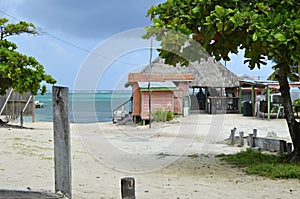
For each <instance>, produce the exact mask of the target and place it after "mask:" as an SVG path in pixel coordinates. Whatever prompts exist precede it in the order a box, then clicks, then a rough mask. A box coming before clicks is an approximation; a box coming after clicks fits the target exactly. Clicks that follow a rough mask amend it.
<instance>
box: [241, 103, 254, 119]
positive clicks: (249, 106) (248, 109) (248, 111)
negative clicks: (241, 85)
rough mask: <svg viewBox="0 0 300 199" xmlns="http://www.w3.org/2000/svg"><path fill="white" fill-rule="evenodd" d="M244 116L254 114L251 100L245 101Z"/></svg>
mask: <svg viewBox="0 0 300 199" xmlns="http://www.w3.org/2000/svg"><path fill="white" fill-rule="evenodd" d="M243 116H253V112H252V104H251V103H250V102H243Z"/></svg>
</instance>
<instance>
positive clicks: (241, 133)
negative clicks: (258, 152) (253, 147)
mask: <svg viewBox="0 0 300 199" xmlns="http://www.w3.org/2000/svg"><path fill="white" fill-rule="evenodd" d="M239 146H244V132H243V131H241V132H240V145H239Z"/></svg>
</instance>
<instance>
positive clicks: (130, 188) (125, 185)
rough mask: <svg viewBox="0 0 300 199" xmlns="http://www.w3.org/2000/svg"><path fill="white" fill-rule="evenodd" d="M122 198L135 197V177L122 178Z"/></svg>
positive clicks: (130, 198)
mask: <svg viewBox="0 0 300 199" xmlns="http://www.w3.org/2000/svg"><path fill="white" fill-rule="evenodd" d="M121 195H122V199H135V181H134V178H122V179H121Z"/></svg>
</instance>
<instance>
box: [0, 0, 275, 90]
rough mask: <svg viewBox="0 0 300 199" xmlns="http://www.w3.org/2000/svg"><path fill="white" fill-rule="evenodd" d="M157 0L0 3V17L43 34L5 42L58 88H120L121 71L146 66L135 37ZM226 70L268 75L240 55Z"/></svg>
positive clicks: (142, 45) (143, 46) (144, 50)
mask: <svg viewBox="0 0 300 199" xmlns="http://www.w3.org/2000/svg"><path fill="white" fill-rule="evenodd" d="M162 2H164V0H126V1H121V0H87V1H77V0H9V1H8V0H0V4H1V8H0V17H5V18H8V19H9V20H10V22H13V23H15V22H18V20H23V21H27V22H32V23H33V24H35V25H36V26H37V27H38V28H39V29H41V30H42V32H44V34H42V35H39V36H30V35H23V36H18V37H13V38H10V39H11V40H12V41H14V42H15V43H17V45H18V47H19V51H21V52H22V53H24V54H27V55H30V56H34V57H36V58H37V60H38V61H39V62H40V63H41V64H42V65H44V67H45V69H46V71H47V73H49V74H51V75H52V76H53V77H55V78H56V79H57V80H58V85H61V86H67V87H69V88H70V89H75V90H78V89H89V90H94V89H102V90H108V89H109V90H110V89H123V83H124V81H125V80H126V77H127V73H128V72H130V71H138V70H139V68H140V66H143V65H146V64H147V63H149V59H150V57H149V54H150V53H149V52H150V51H149V47H150V41H143V40H141V39H140V35H142V34H143V29H144V27H145V26H149V25H150V24H151V22H150V19H149V18H147V17H146V12H147V10H148V9H149V8H150V6H151V5H152V4H154V5H157V4H159V3H162ZM153 45H154V47H155V46H156V44H153ZM153 56H154V57H155V56H156V53H154V55H153ZM226 66H227V67H228V68H229V69H230V70H231V71H233V72H234V73H236V74H237V75H241V74H249V75H252V76H255V77H257V76H260V77H261V78H266V77H267V76H268V75H269V74H270V73H271V72H272V70H271V68H270V67H269V66H268V67H263V68H262V69H261V70H253V71H250V70H249V69H248V68H247V67H246V66H244V65H243V60H242V57H241V56H232V61H231V62H227V63H226ZM81 84H83V85H81Z"/></svg>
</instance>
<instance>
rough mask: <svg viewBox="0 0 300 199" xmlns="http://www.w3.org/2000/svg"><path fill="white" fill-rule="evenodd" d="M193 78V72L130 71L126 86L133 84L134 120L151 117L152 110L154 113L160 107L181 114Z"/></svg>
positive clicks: (143, 119)
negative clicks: (159, 72)
mask: <svg viewBox="0 0 300 199" xmlns="http://www.w3.org/2000/svg"><path fill="white" fill-rule="evenodd" d="M193 79H194V78H193V76H192V75H191V74H184V75H181V74H174V75H162V74H151V75H149V74H146V73H129V75H128V82H127V83H126V85H125V86H126V87H128V86H132V116H133V119H134V121H145V120H149V119H151V118H152V117H151V114H150V112H151V113H153V112H154V111H155V110H157V109H159V108H160V109H163V110H168V111H172V112H173V113H174V114H178V115H181V114H182V113H183V106H184V102H185V101H188V93H189V82H190V81H193ZM147 80H148V81H147ZM149 99H151V100H149ZM149 107H151V109H149ZM149 110H150V111H149Z"/></svg>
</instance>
